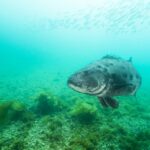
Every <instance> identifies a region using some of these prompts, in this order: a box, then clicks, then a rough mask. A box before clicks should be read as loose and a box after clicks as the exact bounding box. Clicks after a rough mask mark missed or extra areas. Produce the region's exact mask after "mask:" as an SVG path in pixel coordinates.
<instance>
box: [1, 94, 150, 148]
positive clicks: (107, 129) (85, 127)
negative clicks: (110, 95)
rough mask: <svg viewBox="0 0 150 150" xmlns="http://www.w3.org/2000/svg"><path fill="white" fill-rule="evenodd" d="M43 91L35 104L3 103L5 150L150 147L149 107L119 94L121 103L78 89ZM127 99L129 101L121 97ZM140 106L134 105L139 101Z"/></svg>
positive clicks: (2, 130)
mask: <svg viewBox="0 0 150 150" xmlns="http://www.w3.org/2000/svg"><path fill="white" fill-rule="evenodd" d="M68 99H69V97H63V98H62V97H59V96H56V95H54V94H52V93H39V94H38V96H36V97H35V98H34V102H33V104H32V105H29V106H28V105H26V104H24V103H23V102H21V101H18V100H17V101H16V100H14V101H1V103H0V149H2V150H35V149H36V150H56V149H58V150H59V149H61V150H133V149H134V150H149V149H150V146H149V143H150V130H149V128H150V114H149V109H145V108H144V106H142V105H140V104H138V103H137V102H135V101H131V99H130V98H126V97H124V98H119V101H120V102H121V105H120V108H119V109H115V110H112V109H109V108H108V109H102V108H100V107H101V106H100V105H99V103H98V101H93V102H91V101H90V100H89V99H88V97H86V96H85V97H84V98H83V97H78V96H74V95H73V99H74V101H72V99H71V98H70V99H71V100H70V101H71V102H70V103H69V100H68ZM121 100H123V101H121ZM133 106H134V107H133Z"/></svg>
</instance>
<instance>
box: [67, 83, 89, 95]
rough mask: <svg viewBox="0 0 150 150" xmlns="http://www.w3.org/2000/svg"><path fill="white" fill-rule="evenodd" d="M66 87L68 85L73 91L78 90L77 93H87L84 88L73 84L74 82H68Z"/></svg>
mask: <svg viewBox="0 0 150 150" xmlns="http://www.w3.org/2000/svg"><path fill="white" fill-rule="evenodd" d="M68 87H70V88H71V89H73V90H74V91H76V92H79V93H87V91H86V90H84V89H81V88H80V87H78V86H75V85H74V84H71V83H68Z"/></svg>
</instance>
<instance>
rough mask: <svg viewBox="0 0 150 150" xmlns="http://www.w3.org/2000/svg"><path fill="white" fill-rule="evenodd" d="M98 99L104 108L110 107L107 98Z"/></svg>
mask: <svg viewBox="0 0 150 150" xmlns="http://www.w3.org/2000/svg"><path fill="white" fill-rule="evenodd" d="M98 99H99V101H100V103H101V105H102V106H103V107H104V108H106V107H108V104H107V103H106V102H105V98H104V97H98Z"/></svg>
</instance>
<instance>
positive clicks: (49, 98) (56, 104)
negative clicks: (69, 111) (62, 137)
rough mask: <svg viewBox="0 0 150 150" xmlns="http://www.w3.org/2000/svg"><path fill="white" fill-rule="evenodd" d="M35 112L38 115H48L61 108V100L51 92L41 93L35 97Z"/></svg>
mask: <svg viewBox="0 0 150 150" xmlns="http://www.w3.org/2000/svg"><path fill="white" fill-rule="evenodd" d="M35 100H36V106H35V108H34V109H35V112H36V113H37V114H38V115H41V116H42V115H48V114H53V113H56V112H60V111H61V110H63V107H65V106H64V104H63V102H62V101H61V100H60V99H59V98H58V97H56V96H54V95H52V94H45V93H41V94H40V95H39V96H38V97H37V98H36V99H35Z"/></svg>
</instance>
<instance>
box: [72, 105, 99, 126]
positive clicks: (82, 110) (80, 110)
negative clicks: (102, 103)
mask: <svg viewBox="0 0 150 150" xmlns="http://www.w3.org/2000/svg"><path fill="white" fill-rule="evenodd" d="M70 114H71V117H73V118H75V119H76V120H78V121H79V122H80V123H83V124H90V123H92V122H93V121H94V120H96V118H97V115H98V114H97V108H96V106H95V105H92V104H89V103H86V102H77V103H76V105H75V106H74V107H73V109H72V110H71V111H70Z"/></svg>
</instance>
